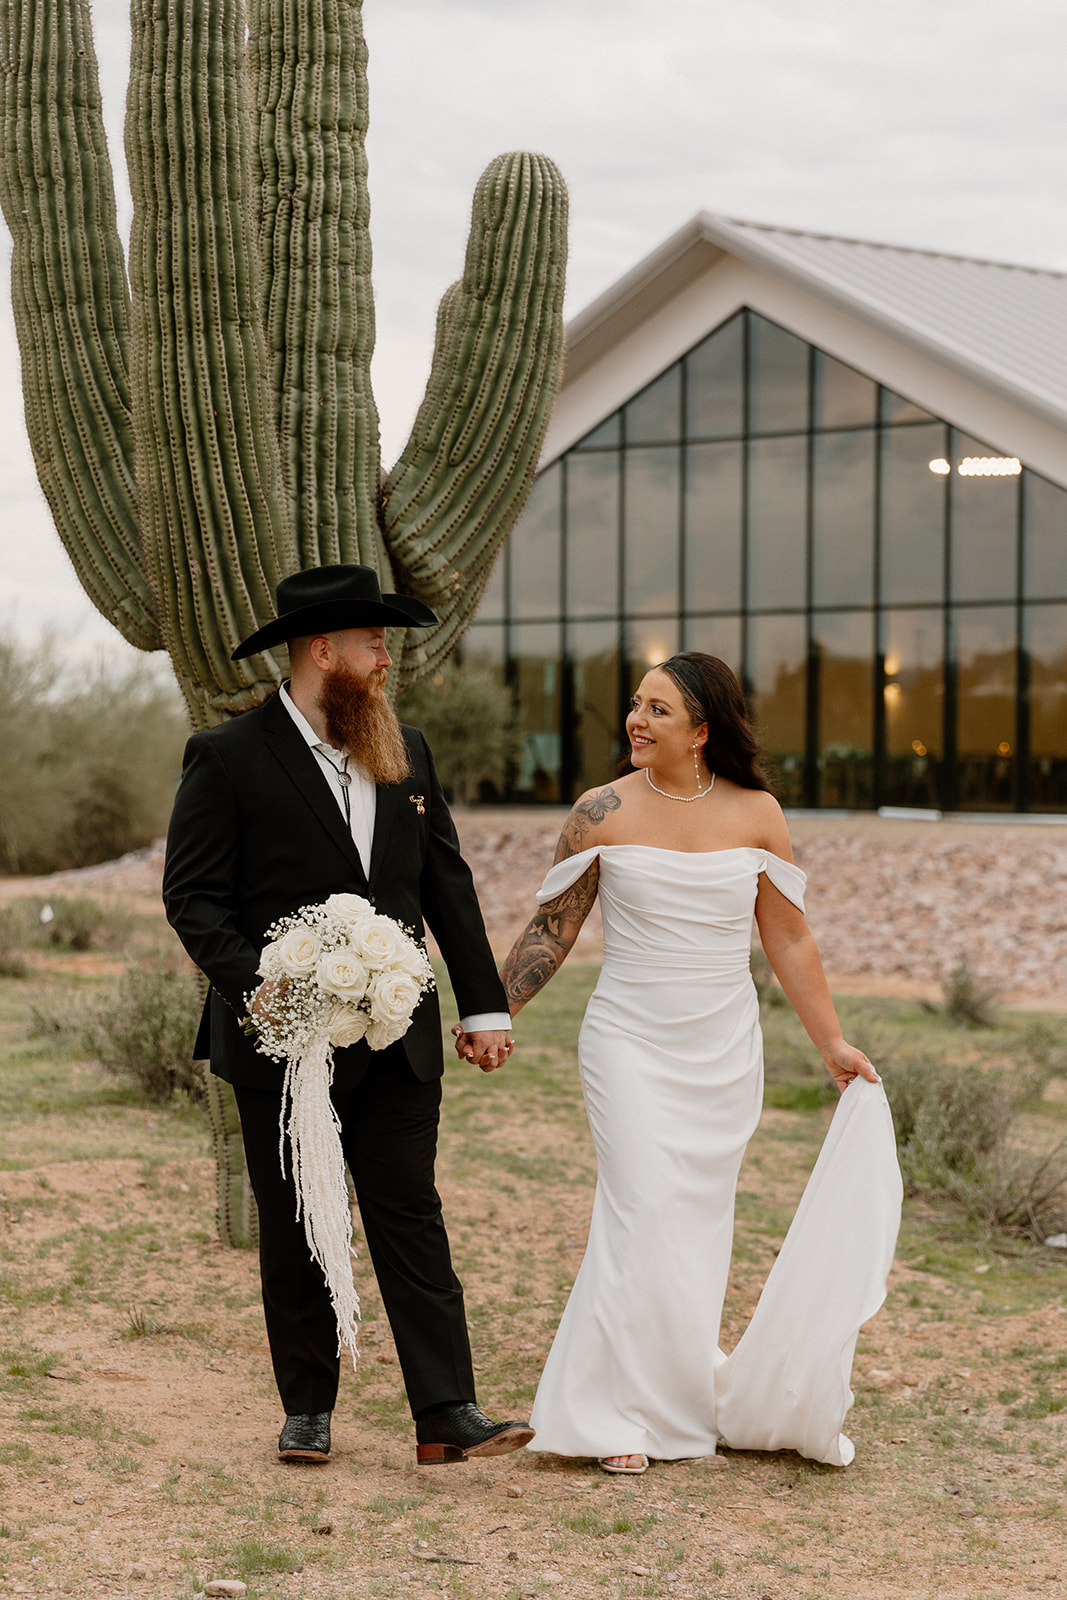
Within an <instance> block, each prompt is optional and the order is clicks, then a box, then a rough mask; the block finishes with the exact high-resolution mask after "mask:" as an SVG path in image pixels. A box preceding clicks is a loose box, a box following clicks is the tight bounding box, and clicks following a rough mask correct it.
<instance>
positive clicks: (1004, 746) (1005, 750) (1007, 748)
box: [997, 739, 1011, 756]
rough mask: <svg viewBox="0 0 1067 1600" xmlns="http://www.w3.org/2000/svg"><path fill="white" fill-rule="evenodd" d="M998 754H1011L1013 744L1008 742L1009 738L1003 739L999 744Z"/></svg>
mask: <svg viewBox="0 0 1067 1600" xmlns="http://www.w3.org/2000/svg"><path fill="white" fill-rule="evenodd" d="M997 755H998V756H1010V755H1011V745H1010V744H1009V743H1008V741H1007V739H1001V741H1000V743H999V744H998V745H997Z"/></svg>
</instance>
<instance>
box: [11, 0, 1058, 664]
mask: <svg viewBox="0 0 1067 1600" xmlns="http://www.w3.org/2000/svg"><path fill="white" fill-rule="evenodd" d="M200 3H204V4H206V3H209V0H200ZM92 5H93V15H94V18H95V27H96V37H97V49H98V53H99V56H100V59H101V63H102V72H103V74H104V94H105V101H106V104H107V109H108V114H109V123H110V129H111V137H112V157H113V161H114V163H115V166H116V169H117V173H118V180H119V185H120V193H122V194H123V195H124V191H125V177H124V174H123V172H122V156H121V149H122V145H121V137H122V134H121V129H122V113H123V102H124V95H125V63H126V59H127V51H128V43H127V39H128V33H127V23H126V15H127V10H128V6H127V3H126V0H92ZM364 21H365V27H366V32H367V38H368V43H369V46H370V52H371V63H370V73H371V136H370V141H369V157H370V180H371V202H372V233H373V240H374V252H375V264H374V274H375V286H376V307H377V326H378V342H377V353H376V356H375V363H374V382H375V392H376V395H377V398H378V404H379V407H380V410H381V412H382V437H383V456H384V459H385V461H386V462H387V463H388V462H391V461H392V459H393V458H394V457H395V456H396V454H397V453H398V452H399V450H400V448H401V446H402V444H403V441H404V438H405V437H406V433H407V429H408V427H409V425H410V421H411V418H412V416H413V414H414V411H415V408H416V406H417V404H418V401H419V398H420V395H421V391H422V387H423V384H424V382H425V377H426V372H427V368H428V363H429V355H430V348H431V343H432V337H433V326H434V311H435V307H436V304H437V301H438V299H439V297H440V295H441V293H442V292H443V290H444V289H445V287H446V286H447V285H448V284H449V283H450V282H451V281H452V280H453V279H454V278H455V277H456V276H457V275H458V273H459V271H460V268H461V265H462V256H463V247H464V240H465V236H466V228H467V222H468V217H469V209H470V198H471V193H472V191H473V187H474V184H475V181H476V179H477V177H478V174H479V172H480V171H481V170H482V168H483V167H484V166H485V165H486V163H487V162H488V161H489V160H490V158H491V157H492V156H493V155H495V154H496V153H497V152H499V151H501V150H508V149H516V148H527V149H537V150H543V151H545V152H546V153H547V154H549V155H551V156H552V157H553V158H554V159H555V160H556V161H557V162H558V163H559V165H560V166H561V167H562V168H563V171H564V174H565V176H566V178H567V180H568V183H569V185H570V192H571V261H570V272H569V287H568V297H567V311H568V315H573V314H574V312H576V311H578V310H580V309H581V307H582V306H583V305H585V304H587V303H588V301H589V300H591V299H592V298H594V296H596V295H597V294H599V293H600V292H601V291H602V290H603V289H605V288H607V287H608V285H609V284H611V283H612V282H613V281H614V280H615V279H616V278H617V277H619V276H620V275H621V274H622V273H623V272H624V271H626V270H627V269H628V268H629V267H631V266H632V265H633V264H634V263H635V262H636V261H637V260H639V259H640V258H641V257H642V256H643V255H644V254H646V253H647V252H648V251H649V250H651V249H652V248H654V246H655V245H656V244H658V243H659V242H660V240H662V239H663V238H664V237H665V236H666V235H667V234H669V233H670V232H672V231H673V230H674V229H675V228H677V227H678V226H680V225H681V224H682V223H683V222H685V221H686V220H687V219H688V218H689V217H691V216H692V215H693V214H694V213H695V212H697V211H700V210H707V211H713V212H719V213H721V214H723V215H726V216H733V217H740V218H745V219H749V220H753V221H762V222H774V223H782V224H785V225H788V226H793V227H799V228H808V229H813V230H816V231H823V232H830V233H843V234H847V235H851V236H855V237H859V238H869V239H877V240H884V241H887V242H890V243H897V244H909V245H917V246H921V247H925V248H930V249H935V250H946V251H950V252H955V253H960V254H971V255H979V256H985V257H990V258H993V259H997V260H1004V261H1015V262H1021V263H1027V264H1032V265H1038V266H1046V267H1055V268H1061V269H1064V270H1067V90H1065V89H1064V83H1065V82H1067V7H1065V5H1064V3H1063V0H1014V4H1012V5H1010V6H1008V5H1005V4H1004V3H1003V0H996V3H994V0H896V4H894V5H893V6H887V5H886V4H885V0H877V3H875V0H733V3H726V0H525V3H523V4H518V3H516V0H366V8H365V18H364ZM122 204H123V208H124V209H123V227H124V231H125V228H126V227H127V226H128V221H129V211H128V203H127V202H126V200H125V198H123V201H122ZM0 266H2V278H0V307H2V309H0V630H11V629H14V630H16V631H17V632H18V633H20V634H22V635H24V636H26V637H30V638H32V637H35V636H36V635H38V634H39V633H40V631H41V629H42V628H43V627H44V626H46V625H51V626H52V627H53V628H56V629H58V630H61V631H62V633H63V635H64V636H65V637H67V638H71V637H74V638H76V639H77V640H79V641H80V648H83V649H90V648H95V647H96V646H97V645H98V644H100V643H102V642H105V641H109V640H112V639H115V638H117V636H116V635H115V634H114V633H113V632H112V630H111V629H110V628H109V627H108V626H107V624H105V623H104V622H103V620H102V619H100V618H99V617H98V616H97V614H96V612H95V611H94V610H93V608H92V607H91V606H90V604H89V602H88V600H86V599H85V598H84V596H83V594H82V591H81V589H80V587H79V585H78V583H77V580H76V579H75V578H74V576H73V572H72V570H71V568H70V566H69V564H68V562H67V560H66V557H65V556H64V554H63V552H62V549H61V547H60V545H59V541H58V539H57V537H56V535H55V533H54V532H53V530H52V527H51V523H50V520H49V517H48V513H47V508H46V507H45V505H44V502H43V499H42V497H41V495H40V492H39V490H38V488H37V483H36V478H35V476H34V473H33V468H32V464H31V460H30V454H29V448H28V446H27V444H26V439H25V430H24V427H23V423H22V402H21V395H20V392H19V380H18V354H17V350H16V346H15V342H14V333H13V329H12V325H11V313H10V287H9V286H10V242H9V239H8V236H7V234H6V230H3V259H2V263H0Z"/></svg>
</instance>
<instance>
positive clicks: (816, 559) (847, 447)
mask: <svg viewBox="0 0 1067 1600" xmlns="http://www.w3.org/2000/svg"><path fill="white" fill-rule="evenodd" d="M876 437H877V436H876V434H875V432H874V429H873V428H871V429H869V430H868V429H859V430H856V431H855V432H852V433H822V434H818V435H817V436H816V438H815V439H814V441H813V448H814V455H813V462H812V472H813V479H812V540H813V550H812V562H813V571H812V583H813V598H814V603H815V605H817V606H818V605H829V606H833V605H866V604H870V602H871V601H872V600H873V599H874V452H875V442H876Z"/></svg>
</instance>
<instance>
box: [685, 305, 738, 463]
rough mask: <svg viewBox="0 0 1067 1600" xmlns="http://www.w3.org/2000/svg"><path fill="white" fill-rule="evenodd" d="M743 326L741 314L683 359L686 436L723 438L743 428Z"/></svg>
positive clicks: (693, 437) (692, 437) (731, 319)
mask: <svg viewBox="0 0 1067 1600" xmlns="http://www.w3.org/2000/svg"><path fill="white" fill-rule="evenodd" d="M744 325H745V319H744V317H743V316H742V315H741V314H738V315H737V316H736V317H731V318H730V321H729V322H727V323H725V324H724V325H723V326H722V327H721V328H717V329H716V331H715V332H714V333H713V334H710V335H709V337H708V338H707V339H705V340H704V342H703V344H698V345H697V347H696V349H695V350H691V351H690V352H689V354H688V355H687V356H686V358H685V406H686V423H685V430H686V438H688V439H723V438H729V437H732V436H734V435H735V434H740V433H742V432H743V430H744V385H743V383H742V377H743V366H744V353H745V350H744Z"/></svg>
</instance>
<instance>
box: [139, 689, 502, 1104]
mask: <svg viewBox="0 0 1067 1600" xmlns="http://www.w3.org/2000/svg"><path fill="white" fill-rule="evenodd" d="M403 732H404V740H405V743H406V745H407V748H408V754H409V756H410V758H411V766H412V775H411V777H410V778H409V779H406V780H405V781H404V782H403V783H398V784H389V785H379V787H378V792H377V811H376V817H375V825H374V843H373V848H372V853H371V862H370V873H369V879H368V876H366V875H365V874H364V871H363V867H362V865H361V863H360V858H359V852H358V851H357V849H356V847H355V845H354V844H353V842H352V838H351V835H350V833H349V830H348V827H347V826H346V824H345V820H344V817H343V816H342V814H341V809H340V807H339V806H338V804H337V800H336V798H335V797H334V794H333V792H332V790H331V788H330V785H329V782H328V781H327V779H326V777H325V775H324V773H323V772H322V770H321V768H320V767H319V764H318V762H317V761H316V760H315V757H314V756H313V755H312V753H311V751H310V749H309V748H308V746H307V744H306V742H305V741H304V739H303V738H302V737H301V734H300V732H299V730H298V729H297V727H296V725H295V723H294V722H293V719H292V717H291V716H290V715H289V712H288V711H287V710H286V707H285V705H284V704H283V703H282V701H281V700H280V699H278V698H277V697H275V698H274V699H272V700H269V701H268V702H267V704H266V705H264V706H260V707H257V709H256V710H254V711H247V712H245V713H244V714H243V715H242V716H239V717H236V718H234V719H233V720H232V721H230V722H226V723H223V724H222V725H221V726H220V727H217V728H210V729H208V730H207V732H205V733H197V734H194V735H193V737H192V738H191V739H190V740H189V742H188V744H187V746H186V750H185V764H184V768H183V771H182V780H181V784H180V786H179V789H178V794H177V798H176V800H175V803H174V812H173V815H172V817H171V824H170V831H169V833H168V836H167V860H166V867H165V869H164V874H163V900H164V904H165V906H166V909H167V917H168V920H169V921H170V923H171V925H172V927H173V928H174V930H175V932H176V933H177V935H178V937H179V938H180V939H181V941H182V944H183V945H184V946H185V948H186V950H187V951H188V952H189V954H190V956H191V957H192V959H193V960H194V961H195V962H196V965H197V966H198V967H199V968H200V970H201V971H202V972H204V973H206V975H207V977H208V979H209V980H210V983H211V992H210V994H209V996H208V1003H207V1007H206V1009H205V1012H204V1020H203V1022H202V1023H201V1028H200V1034H199V1036H198V1039H197V1048H196V1054H197V1057H198V1058H202V1057H204V1056H207V1055H210V1059H211V1068H212V1071H213V1072H215V1073H216V1074H217V1075H218V1076H219V1077H220V1078H225V1079H227V1080H228V1081H229V1082H230V1083H239V1084H244V1085H246V1086H248V1087H249V1088H280V1087H281V1084H282V1078H283V1074H284V1068H283V1067H282V1066H281V1065H279V1064H278V1063H276V1062H273V1061H271V1060H270V1059H269V1057H267V1056H265V1055H262V1054H261V1053H260V1052H259V1051H258V1050H257V1049H256V1048H255V1045H254V1044H253V1042H252V1040H251V1039H249V1038H248V1037H247V1036H246V1035H245V1034H244V1033H242V1031H241V1027H240V1019H241V1018H243V1017H244V1016H245V1015H246V1014H247V1011H248V1004H247V996H248V995H249V994H250V993H251V992H252V991H253V990H254V989H255V988H256V987H257V986H258V984H259V982H260V979H259V977H258V976H257V973H256V968H257V966H258V965H259V957H260V951H261V950H262V948H263V946H264V944H265V943H266V933H267V929H268V928H269V926H270V924H271V923H272V922H274V921H275V919H276V918H278V917H283V916H290V915H292V913H293V912H295V911H298V910H299V909H300V908H301V906H305V905H313V904H319V903H321V902H322V901H323V900H325V899H327V897H328V896H329V895H331V894H335V893H339V892H342V891H343V892H348V893H352V894H361V895H364V896H366V898H367V899H369V900H370V901H372V902H373V904H374V906H375V908H376V909H377V910H378V911H380V912H382V913H383V914H384V915H385V916H388V917H394V918H395V919H396V920H397V921H398V922H402V923H404V924H405V926H407V927H409V928H413V929H414V931H415V933H416V935H418V936H420V937H421V935H422V933H423V931H424V923H425V924H427V925H428V926H429V927H430V929H431V931H432V932H433V935H434V937H435V938H436V940H437V942H438V944H439V945H440V947H441V953H442V955H443V956H444V960H445V964H446V966H447V968H448V974H449V977H450V978H451V980H452V985H453V988H454V989H455V992H456V999H457V1002H458V1004H459V1012H460V1015H461V1016H467V1015H471V1014H473V1013H476V1012H484V1011H506V1010H507V1001H506V999H505V996H504V989H503V986H502V984H501V982H500V980H499V978H498V977H497V973H496V964H495V962H494V960H493V955H492V952H491V950H490V948H489V941H488V939H487V937H486V933H485V927H484V924H483V922H482V914H481V911H480V909H479V906H478V901H477V898H476V896H475V893H474V884H473V881H472V879H471V874H470V869H469V867H468V866H467V864H466V862H465V861H464V860H463V858H462V856H461V855H460V852H459V841H458V839H457V837H456V830H455V827H454V825H453V822H452V818H451V816H450V814H449V811H448V807H447V805H446V804H445V799H444V795H443V794H442V793H441V786H440V783H439V782H438V779H437V774H436V772H435V771H434V765H433V758H432V757H431V755H430V751H429V748H428V747H427V744H426V741H425V739H424V738H423V736H422V734H421V733H419V732H418V730H417V729H415V728H407V727H405V728H404V730H403ZM415 796H421V797H422V807H423V814H422V815H421V816H420V815H419V808H418V804H417V802H416V800H415V799H414V797H415ZM401 1043H402V1045H403V1048H404V1050H405V1052H406V1054H407V1058H408V1061H409V1062H410V1064H411V1068H412V1070H413V1072H414V1073H415V1075H416V1076H417V1077H418V1078H421V1079H424V1080H425V1079H429V1078H434V1077H440V1075H441V1073H442V1072H443V1071H444V1059H443V1054H442V1049H441V1017H440V1008H439V1005H438V1001H437V995H436V992H435V991H431V992H430V993H429V994H427V995H424V996H423V998H422V1000H421V1001H420V1003H419V1005H418V1007H417V1009H416V1011H415V1015H414V1017H413V1019H412V1023H411V1027H410V1028H409V1029H408V1031H407V1033H406V1034H405V1035H404V1037H403V1039H402V1041H401ZM369 1059H370V1049H369V1046H368V1045H367V1044H366V1043H365V1042H361V1043H360V1044H357V1045H353V1046H352V1047H351V1048H349V1049H346V1050H338V1051H336V1052H335V1073H334V1077H335V1082H337V1083H339V1084H343V1083H346V1082H355V1081H357V1080H358V1079H359V1077H361V1076H362V1074H363V1072H365V1071H366V1068H367V1065H368V1062H369Z"/></svg>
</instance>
